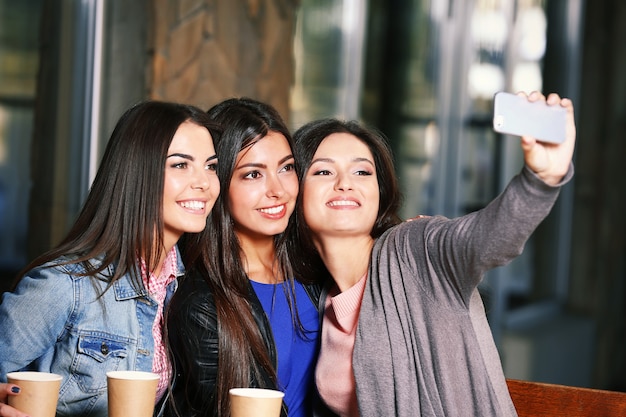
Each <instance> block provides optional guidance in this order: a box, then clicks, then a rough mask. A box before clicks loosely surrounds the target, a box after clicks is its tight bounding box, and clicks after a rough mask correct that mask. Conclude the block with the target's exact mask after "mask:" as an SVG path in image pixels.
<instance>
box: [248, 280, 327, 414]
mask: <svg viewBox="0 0 626 417" xmlns="http://www.w3.org/2000/svg"><path fill="white" fill-rule="evenodd" d="M250 282H251V283H252V288H254V291H255V292H256V294H257V297H258V298H259V300H260V301H261V305H262V306H263V310H264V311H265V314H266V315H267V318H268V319H269V322H270V325H271V327H272V333H273V336H274V343H275V345H276V352H277V357H278V369H277V371H278V372H277V374H278V386H279V390H280V391H283V392H284V393H285V397H284V399H283V400H284V402H285V405H286V406H287V407H288V410H289V417H308V416H311V415H312V411H311V405H310V404H308V403H307V401H306V400H307V398H310V393H311V391H312V390H314V379H313V378H314V375H315V363H316V359H317V349H318V334H319V326H320V322H319V313H318V311H317V309H316V307H315V306H314V305H313V303H312V301H311V299H310V298H309V296H308V295H307V293H306V291H305V289H304V287H303V286H302V284H300V283H298V282H296V285H295V303H292V304H294V305H296V306H297V310H298V311H297V312H298V317H299V319H300V323H301V324H302V326H303V328H304V331H299V330H298V323H297V321H296V322H295V323H294V321H293V319H292V315H291V312H290V310H289V303H288V298H287V295H286V291H285V288H284V286H283V284H263V283H259V282H255V281H250Z"/></svg>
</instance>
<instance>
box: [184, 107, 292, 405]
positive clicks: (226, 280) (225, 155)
mask: <svg viewBox="0 0 626 417" xmlns="http://www.w3.org/2000/svg"><path fill="white" fill-rule="evenodd" d="M208 114H209V116H210V117H211V118H212V119H213V120H215V121H216V122H218V123H220V124H221V125H222V127H223V130H224V131H223V135H222V136H221V138H220V139H219V140H218V141H216V142H215V149H216V152H217V154H218V156H219V164H218V171H217V172H218V177H219V180H220V189H221V190H222V192H221V194H220V197H219V198H218V199H217V201H216V202H215V206H214V208H213V211H212V213H211V216H210V221H209V224H208V226H207V228H206V230H205V231H204V232H202V233H200V234H199V235H189V236H186V238H185V242H184V258H185V260H186V264H189V265H192V264H193V265H194V267H196V268H198V269H199V272H200V274H201V275H202V276H203V278H204V279H205V281H206V282H207V283H208V285H209V287H210V289H211V292H212V295H213V299H214V301H215V306H216V311H217V320H218V323H219V335H218V340H219V342H218V343H219V347H218V348H219V359H218V360H219V366H218V375H217V381H216V391H217V392H216V396H215V406H216V409H217V415H228V414H229V407H230V400H229V397H228V389H229V388H232V387H237V386H244V387H246V386H248V385H249V384H250V382H251V381H258V382H262V381H263V378H262V376H261V375H263V374H265V375H268V376H269V378H270V380H271V381H272V382H273V383H274V384H275V383H276V381H277V377H276V370H275V369H274V365H273V364H272V361H271V359H270V356H269V353H268V348H267V346H266V345H265V343H264V342H263V338H262V336H261V333H260V330H259V327H258V325H257V323H256V322H255V320H254V317H253V315H252V311H251V307H250V293H249V290H250V283H249V280H248V276H247V274H246V271H245V268H244V265H243V263H242V260H241V254H242V249H241V246H240V244H239V240H238V238H237V235H236V234H235V230H234V219H233V217H232V215H231V210H230V207H229V205H230V202H229V199H228V190H229V188H230V183H231V179H232V176H233V172H234V170H235V166H236V162H237V156H238V155H239V152H241V151H242V150H244V149H247V148H249V147H251V146H253V145H254V144H255V143H257V142H258V141H259V140H263V138H264V137H265V136H266V135H267V134H268V133H270V131H274V132H279V133H281V134H282V135H283V136H285V138H286V139H287V141H288V143H289V146H290V148H291V149H292V150H293V149H294V147H293V141H292V137H291V134H290V132H289V129H288V128H287V126H286V125H285V122H284V121H283V119H282V118H281V116H280V115H279V113H278V112H277V111H276V110H275V109H274V108H273V107H272V106H270V105H268V104H265V103H262V102H259V101H256V100H253V99H250V98H245V97H243V98H232V99H227V100H225V101H223V102H221V103H219V104H217V105H215V106H214V107H212V108H211V109H209V111H208ZM296 170H297V167H296ZM293 217H294V216H291V218H290V220H289V226H288V228H287V229H288V230H287V231H286V232H283V233H281V234H280V235H277V236H275V237H274V246H275V256H276V258H275V263H276V265H277V269H278V271H279V273H280V274H281V275H282V277H283V278H284V279H285V281H286V282H290V283H293V272H292V268H291V259H290V253H291V252H290V248H289V241H288V239H287V237H286V236H288V235H289V233H290V232H289V230H290V228H294V220H293ZM285 288H287V289H288V290H289V289H290V288H291V287H289V284H286V287H285ZM288 299H290V298H289V297H288ZM293 311H295V309H293V308H292V313H293ZM181 371H182V372H183V373H184V372H185V370H181ZM265 388H271V387H265Z"/></svg>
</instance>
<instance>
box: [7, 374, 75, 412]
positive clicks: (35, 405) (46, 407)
mask: <svg viewBox="0 0 626 417" xmlns="http://www.w3.org/2000/svg"><path fill="white" fill-rule="evenodd" d="M62 379H63V377H62V376H61V375H57V374H51V373H48V372H10V373H8V374H7V381H8V382H9V383H10V384H15V385H19V387H20V389H21V391H20V393H19V395H9V396H8V404H9V405H10V406H11V407H13V408H16V409H18V410H20V411H22V412H24V413H26V414H28V415H29V416H31V417H54V416H55V415H56V411H57V402H58V400H59V389H60V388H61V380H62Z"/></svg>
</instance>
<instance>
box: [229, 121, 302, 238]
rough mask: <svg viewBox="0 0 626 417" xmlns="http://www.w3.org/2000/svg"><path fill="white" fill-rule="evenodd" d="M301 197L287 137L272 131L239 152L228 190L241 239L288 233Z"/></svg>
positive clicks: (238, 234) (230, 208) (236, 227)
mask: <svg viewBox="0 0 626 417" xmlns="http://www.w3.org/2000/svg"><path fill="white" fill-rule="evenodd" d="M297 196H298V177H297V175H296V171H295V168H294V158H293V153H292V151H291V148H290V147H289V142H287V139H286V138H285V136H283V135H282V134H281V133H278V132H274V131H270V132H269V133H268V134H267V136H265V137H263V138H262V139H260V140H259V141H257V142H256V143H254V144H253V145H252V146H250V147H248V148H245V149H244V150H242V151H241V152H239V155H238V156H237V162H236V164H235V169H234V171H233V175H232V178H231V182H230V187H229V190H228V199H229V210H230V213H231V216H232V218H233V220H234V223H235V232H236V233H237V236H238V237H239V239H246V238H247V239H258V238H267V237H273V236H275V235H277V234H279V233H282V232H284V231H285V229H286V228H287V224H288V223H289V217H290V216H291V214H292V213H293V210H294V208H295V205H296V198H297Z"/></svg>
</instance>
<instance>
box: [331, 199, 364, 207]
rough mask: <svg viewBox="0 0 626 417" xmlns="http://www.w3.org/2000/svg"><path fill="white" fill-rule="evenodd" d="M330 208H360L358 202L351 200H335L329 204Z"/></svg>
mask: <svg viewBox="0 0 626 417" xmlns="http://www.w3.org/2000/svg"><path fill="white" fill-rule="evenodd" d="M328 205H329V206H333V207H334V206H358V205H359V204H358V203H357V202H356V201H351V200H335V201H331V202H330V203H328Z"/></svg>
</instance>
